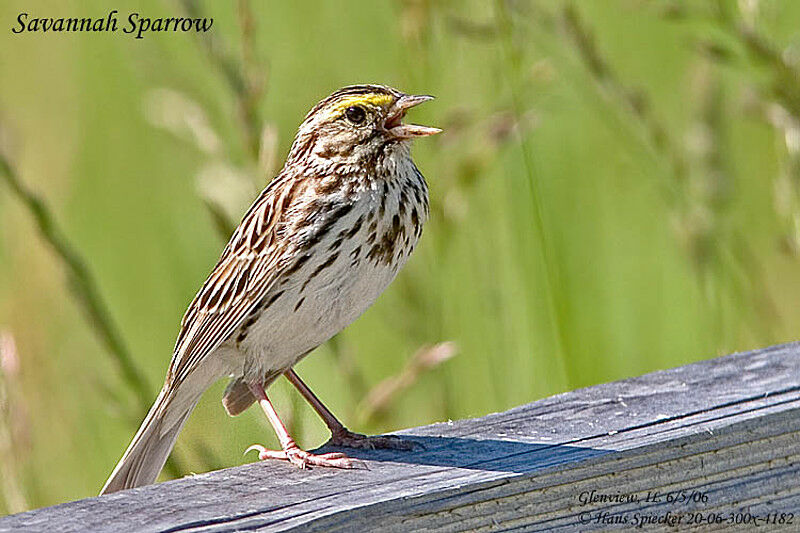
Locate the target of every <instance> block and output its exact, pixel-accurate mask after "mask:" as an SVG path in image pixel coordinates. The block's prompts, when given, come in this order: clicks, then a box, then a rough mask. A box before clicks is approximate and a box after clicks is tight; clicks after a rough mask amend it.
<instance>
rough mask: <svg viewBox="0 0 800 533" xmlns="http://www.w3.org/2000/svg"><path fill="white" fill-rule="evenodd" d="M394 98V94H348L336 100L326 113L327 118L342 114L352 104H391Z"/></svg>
mask: <svg viewBox="0 0 800 533" xmlns="http://www.w3.org/2000/svg"><path fill="white" fill-rule="evenodd" d="M392 100H394V98H393V97H392V96H390V95H388V94H379V93H371V94H357V95H353V96H347V97H345V98H342V99H341V100H339V101H338V102H336V105H334V106H333V107H331V108H330V109H329V110H328V112H327V113H326V114H325V115H326V118H335V117H338V116H339V115H341V114H342V113H343V112H344V110H345V109H347V108H348V107H350V106H354V105H366V106H368V107H383V106H385V105H388V104H390V103H391V102H392Z"/></svg>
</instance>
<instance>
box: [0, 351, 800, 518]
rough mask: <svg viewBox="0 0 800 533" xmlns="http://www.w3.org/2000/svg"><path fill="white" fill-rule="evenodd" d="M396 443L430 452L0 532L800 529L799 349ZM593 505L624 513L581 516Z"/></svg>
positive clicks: (169, 489) (614, 386) (200, 490)
mask: <svg viewBox="0 0 800 533" xmlns="http://www.w3.org/2000/svg"><path fill="white" fill-rule="evenodd" d="M401 433H403V434H404V435H407V436H408V437H409V438H412V439H413V440H415V441H417V442H419V443H420V444H422V445H424V446H425V449H424V450H420V451H415V452H413V453H409V452H392V451H349V453H350V454H351V455H355V456H357V457H359V458H361V459H363V460H364V461H365V464H366V465H367V467H368V470H354V471H334V470H327V469H314V470H310V471H300V470H297V469H295V468H293V467H290V466H288V465H285V464H280V463H262V464H250V465H245V466H241V467H237V468H231V469H227V470H222V471H218V472H212V473H209V474H203V475H199V476H194V477H191V478H187V479H183V480H177V481H173V482H168V483H163V484H160V485H153V486H149V487H143V488H141V489H135V490H132V491H125V492H122V493H115V494H111V495H108V496H104V497H101V498H89V499H85V500H80V501H76V502H71V503H66V504H62V505H58V506H54V507H50V508H46V509H39V510H36V511H31V512H28V513H23V514H19V515H14V516H10V517H6V518H3V519H0V531H11V530H14V531H16V530H22V529H26V530H37V531H50V530H53V529H58V530H60V531H86V530H93V531H124V530H140V531H233V530H240V531H241V530H247V531H284V530H303V531H340V530H348V531H359V530H370V529H376V528H380V529H381V530H385V531H410V530H425V529H428V530H437V531H463V530H492V531H494V530H498V531H499V530H524V531H540V530H551V531H574V530H576V529H580V530H583V531H590V530H598V529H607V528H609V527H610V525H609V524H608V523H607V522H613V521H617V522H619V521H622V520H627V522H625V523H623V524H616V527H622V528H629V529H635V528H636V526H637V525H638V522H636V521H638V520H640V519H641V517H642V516H648V517H654V518H656V519H658V518H661V519H662V520H664V519H666V518H669V519H671V520H673V521H677V520H680V523H679V524H680V529H681V530H684V529H688V530H691V529H694V528H699V529H703V530H708V529H714V528H718V529H722V528H725V527H730V524H728V523H727V522H728V520H729V519H732V520H736V519H737V517H741V519H747V515H745V514H744V513H750V515H751V516H758V517H760V518H761V519H762V520H761V522H760V524H759V525H761V526H762V527H761V529H762V530H771V529H776V530H783V531H791V530H797V529H800V344H788V345H783V346H776V347H772V348H767V349H765V350H758V351H755V352H748V353H742V354H735V355H731V356H726V357H721V358H717V359H713V360H710V361H705V362H702V363H697V364H694V365H688V366H685V367H681V368H676V369H672V370H667V371H663V372H656V373H653V374H648V375H646V376H641V377H638V378H634V379H629V380H625V381H620V382H615V383H609V384H605V385H599V386H596V387H590V388H587V389H582V390H578V391H574V392H569V393H566V394H561V395H558V396H554V397H552V398H547V399H545V400H541V401H538V402H534V403H531V404H528V405H525V406H522V407H518V408H515V409H512V410H510V411H507V412H505V413H499V414H493V415H489V416H486V417H483V418H478V419H473V420H462V421H458V422H452V423H444V424H434V425H431V426H425V427H420V428H414V429H409V430H405V431H402V432H401ZM593 491H594V492H593ZM648 493H650V495H651V497H650V499H649V501H648V498H647V495H648ZM655 493H658V494H659V496H657V497H654V494H655ZM592 494H594V495H595V496H597V495H611V496H614V495H618V496H619V498H620V499H621V500H624V501H620V502H595V503H591V502H590V503H584V500H585V498H587V497H590V495H592ZM668 495H669V496H668ZM675 495H677V497H678V499H679V500H680V499H681V498H685V497H689V498H690V499H691V501H689V502H684V501H680V502H675V501H668V500H670V499H671V498H672V497H674V496H675ZM695 500H696V501H695ZM698 512H699V513H702V516H703V522H701V523H699V524H692V523H689V521H690V520H691V519H692V518H695V519H696V518H697V514H696V513H698ZM603 513H608V514H607V515H605V514H603ZM717 513H721V514H719V515H717ZM737 513H742V514H741V515H737ZM768 513H777V515H770V516H775V521H776V522H777V521H780V520H781V515H780V514H781V513H794V514H795V516H794V517H793V518H792V521H793V522H792V524H788V523H786V522H787V520H788V517H787V516H784V518H783V520H784V523H783V524H768V523H765V522H764V520H763V518H764V517H766V516H767V515H768ZM709 516H711V517H712V524H711V525H710V526H709V524H708V523H707V520H708V517H709ZM718 516H719V519H718ZM751 525H752V522H751ZM659 527H665V528H668V526H665V525H663V524H662V525H660V526H659V524H655V525H652V526H650V525H648V526H647V529H648V530H653V529H658V528H659Z"/></svg>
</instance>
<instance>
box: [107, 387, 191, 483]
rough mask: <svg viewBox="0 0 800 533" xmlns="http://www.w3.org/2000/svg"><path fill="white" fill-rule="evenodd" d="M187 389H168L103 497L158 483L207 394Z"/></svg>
mask: <svg viewBox="0 0 800 533" xmlns="http://www.w3.org/2000/svg"><path fill="white" fill-rule="evenodd" d="M186 385H187V384H186V383H184V384H183V386H182V387H181V386H180V385H179V386H177V387H175V386H172V385H170V384H166V385H164V388H163V389H162V390H161V392H160V393H159V395H158V398H157V399H156V401H155V403H154V404H153V407H151V408H150V412H148V413H147V416H146V417H145V419H144V421H143V422H142V425H141V426H140V427H139V431H137V432H136V435H134V437H133V440H132V441H131V443H130V445H129V446H128V449H127V450H125V454H124V455H123V456H122V459H120V460H119V463H117V466H116V467H115V468H114V471H113V472H111V475H110V476H109V478H108V480H107V481H106V483H105V485H104V486H103V489H102V490H101V491H100V494H101V495H102V494H108V493H110V492H116V491H118V490H124V489H131V488H133V487H140V486H142V485H149V484H150V483H153V482H154V481H155V480H156V478H157V477H158V474H159V472H161V469H162V468H163V467H164V463H166V462H167V457H168V456H169V453H170V452H171V451H172V447H173V446H174V445H175V440H176V439H177V438H178V433H180V431H181V428H183V424H184V423H185V422H186V419H188V418H189V415H190V414H191V412H192V410H193V409H194V407H195V405H197V402H198V401H199V400H200V396H201V394H202V392H203V390H204V389H202V388H201V389H200V390H199V392H195V390H196V389H195V390H189V389H190V388H191V387H187V386H186Z"/></svg>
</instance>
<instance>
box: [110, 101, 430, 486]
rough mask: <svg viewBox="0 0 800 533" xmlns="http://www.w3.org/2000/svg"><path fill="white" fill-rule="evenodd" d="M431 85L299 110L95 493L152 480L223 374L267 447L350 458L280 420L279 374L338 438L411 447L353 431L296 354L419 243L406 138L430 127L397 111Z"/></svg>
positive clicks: (282, 454) (360, 306) (338, 461)
mask: <svg viewBox="0 0 800 533" xmlns="http://www.w3.org/2000/svg"><path fill="white" fill-rule="evenodd" d="M430 99H431V97H429V96H413V95H406V94H404V93H402V92H400V91H398V90H396V89H392V88H390V87H386V86H382V85H354V86H350V87H345V88H343V89H340V90H338V91H336V92H335V93H333V94H332V95H330V96H328V97H327V98H325V99H324V100H322V101H321V102H319V103H318V104H317V105H316V106H314V107H313V108H312V109H311V111H310V112H309V113H308V115H306V117H305V119H304V121H303V122H302V124H301V125H300V127H299V130H298V132H297V135H296V137H295V140H294V142H293V144H292V148H291V150H290V152H289V155H288V157H287V160H286V164H285V165H284V168H283V170H282V171H281V172H280V174H279V175H278V176H277V177H276V178H275V179H274V180H273V181H272V182H271V183H270V184H269V185H268V186H267V188H266V189H264V191H263V192H262V193H261V195H260V196H259V197H258V198H257V199H256V201H255V202H254V203H253V205H252V206H251V207H250V209H249V210H248V211H247V213H246V214H245V215H244V218H243V219H242V221H241V223H240V224H239V227H238V228H236V230H235V231H234V233H233V235H232V236H231V238H230V241H229V242H228V244H227V246H225V249H224V250H223V252H222V255H221V256H220V258H219V261H218V262H217V264H216V266H215V267H214V269H213V270H212V272H211V274H210V275H209V277H208V279H207V280H206V282H205V283H204V284H203V286H202V287H201V289H200V291H199V292H198V293H197V295H196V296H195V298H194V300H193V301H192V303H191V304H190V306H189V309H188V310H187V311H186V314H185V316H184V317H183V320H182V322H181V329H180V332H179V334H178V339H177V342H176V344H175V350H174V353H173V356H172V361H171V363H170V367H169V370H168V372H167V378H166V381H165V384H164V387H163V389H162V390H161V393H160V394H159V396H158V398H157V399H156V402H155V403H154V405H153V407H152V408H151V410H150V412H149V413H148V415H147V417H146V418H145V420H144V422H143V423H142V426H141V427H140V428H139V431H138V432H137V433H136V435H135V436H134V437H133V440H132V442H131V444H130V446H129V447H128V449H127V451H126V452H125V454H124V455H123V457H122V459H121V460H120V461H119V463H118V464H117V466H116V468H115V469H114V471H113V472H112V474H111V476H110V477H109V479H108V481H107V482H106V484H105V486H104V487H103V491H102V492H103V493H107V492H113V491H116V490H121V489H125V488H131V487H136V486H139V485H144V484H148V483H152V482H153V481H155V478H156V477H157V475H158V473H159V471H160V470H161V468H162V467H163V465H164V462H165V461H166V458H167V456H168V454H169V452H170V450H171V449H172V446H173V445H174V443H175V439H176V438H177V435H178V433H179V432H180V429H181V428H182V426H183V424H184V422H185V421H186V419H187V418H188V416H189V414H190V413H191V411H192V409H193V408H194V406H195V405H196V404H197V402H198V400H199V398H200V396H201V395H202V393H203V391H205V390H206V389H207V388H208V387H209V386H210V385H211V384H212V383H214V382H215V381H217V380H218V379H220V378H222V377H225V376H230V377H231V382H230V383H229V385H228V387H227V389H226V390H225V394H224V396H223V405H224V406H225V409H226V410H227V411H228V413H229V414H231V415H236V414H239V413H241V412H242V411H243V410H245V409H246V408H247V407H249V406H250V405H251V404H252V403H254V402H258V403H259V405H260V406H261V408H262V409H263V410H264V412H265V414H266V415H267V417H268V418H269V420H270V422H271V423H272V425H273V427H274V428H275V431H276V433H277V434H278V437H279V440H280V442H281V447H282V450H281V451H271V450H266V449H265V448H263V447H262V446H255V448H256V449H257V450H259V452H260V453H259V457H260V458H262V459H268V458H276V459H283V460H289V461H291V462H292V463H294V464H296V465H298V466H301V467H304V466H306V465H320V466H334V467H341V468H348V467H351V466H352V465H353V461H352V460H351V459H349V458H347V457H346V456H345V455H344V454H326V455H313V454H309V453H307V452H305V451H303V450H301V449H300V448H299V447H297V445H296V444H295V443H294V441H293V440H292V438H291V436H290V435H289V434H288V433H287V431H286V429H285V427H284V426H283V424H282V423H281V422H280V419H279V418H278V415H277V413H276V412H275V410H274V408H273V407H272V404H271V403H270V402H269V399H268V398H267V396H266V392H265V389H266V387H268V386H269V384H270V383H271V382H272V381H274V380H275V379H276V378H277V377H278V376H280V375H281V374H283V375H285V376H286V377H287V379H288V380H289V381H290V382H291V383H292V384H293V385H294V386H295V387H296V388H297V389H298V391H299V392H300V393H301V394H302V395H303V397H304V398H306V400H307V401H308V402H309V403H310V404H311V405H312V407H313V408H314V409H315V410H316V411H317V413H319V415H320V416H321V417H322V418H323V420H324V421H325V423H326V424H327V425H328V427H329V428H330V430H331V434H332V436H331V441H332V442H333V443H335V444H339V445H343V446H356V447H381V446H384V447H401V448H402V447H406V446H407V445H406V444H405V443H404V442H403V441H400V440H399V439H396V438H391V437H365V436H363V435H358V434H355V433H351V432H349V431H348V430H347V429H346V428H345V427H344V426H343V425H342V424H341V423H340V422H339V421H338V420H337V419H336V417H334V415H333V414H332V413H331V412H330V411H329V410H328V409H327V408H326V407H325V406H324V405H323V404H322V402H320V401H319V399H318V398H317V397H316V396H315V395H314V393H313V392H311V390H310V389H309V388H308V387H307V386H306V385H305V383H303V382H302V380H300V378H299V376H297V374H296V373H294V371H293V370H292V367H293V366H294V365H295V364H296V363H297V362H298V361H299V360H300V359H302V358H303V357H304V356H305V355H307V354H308V353H309V352H310V351H312V350H313V349H314V348H316V347H317V346H319V345H320V344H321V343H323V342H325V341H326V340H328V339H329V338H330V337H332V336H333V335H335V334H336V333H337V332H338V331H340V330H341V329H343V328H344V327H346V326H347V325H348V324H350V323H351V322H352V321H353V320H355V319H356V318H357V317H358V316H359V315H360V314H361V313H362V312H363V311H364V310H366V309H367V308H368V307H369V306H370V305H371V304H372V302H373V301H374V300H375V299H376V298H377V297H378V295H380V293H381V292H382V291H383V290H384V289H385V288H386V286H387V285H388V284H389V283H390V282H391V281H392V279H393V278H394V276H395V275H396V273H397V272H398V270H399V269H400V268H401V267H402V266H403V264H404V263H405V261H406V260H407V259H408V257H409V255H410V254H411V252H412V251H413V249H414V247H415V245H416V242H417V240H418V239H419V237H420V235H421V231H422V225H423V224H424V222H425V220H426V219H427V215H428V195H427V185H426V183H425V180H424V178H423V177H422V174H420V172H419V170H417V168H416V166H415V165H414V163H413V161H412V160H411V155H410V141H411V140H412V139H413V138H415V137H418V136H426V135H432V134H434V133H437V132H438V131H439V130H437V129H436V128H428V127H425V126H417V125H413V124H403V123H402V122H401V121H402V118H403V117H404V116H405V113H406V111H407V110H408V109H410V108H411V107H414V106H416V105H417V104H420V103H422V102H424V101H427V100H430Z"/></svg>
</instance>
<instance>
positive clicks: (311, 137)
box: [289, 85, 441, 165]
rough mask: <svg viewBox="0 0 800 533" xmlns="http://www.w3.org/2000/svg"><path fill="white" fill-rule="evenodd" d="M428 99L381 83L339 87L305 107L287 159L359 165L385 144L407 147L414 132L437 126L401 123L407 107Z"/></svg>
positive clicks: (423, 133)
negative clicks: (315, 102)
mask: <svg viewBox="0 0 800 533" xmlns="http://www.w3.org/2000/svg"><path fill="white" fill-rule="evenodd" d="M432 99H433V97H432V96H428V95H410V94H405V93H403V92H401V91H398V90H397V89H393V88H391V87H387V86H384V85H351V86H349V87H344V88H342V89H339V90H338V91H336V92H334V93H333V94H331V95H330V96H328V97H327V98H325V99H324V100H322V101H321V102H319V103H318V104H317V105H316V106H314V107H313V108H312V109H311V111H309V112H308V114H307V115H306V118H305V120H303V123H302V124H301V125H300V128H299V129H298V132H297V136H296V137H295V140H294V143H293V144H292V149H291V152H290V154H289V161H290V162H291V161H295V162H296V161H300V160H303V161H311V162H314V163H315V164H325V161H330V162H335V163H338V164H345V165H348V164H349V165H363V164H365V163H368V162H369V161H375V160H376V158H377V157H379V156H380V155H382V154H385V153H386V151H387V148H391V147H401V148H402V149H405V150H407V149H408V144H409V143H410V141H411V140H412V139H414V138H415V137H424V136H428V135H433V134H436V133H439V132H440V131H441V130H440V129H439V128H432V127H428V126H420V125H417V124H406V123H403V118H404V117H405V115H406V112H407V111H408V110H409V109H411V108H412V107H415V106H417V105H419V104H421V103H423V102H427V101H428V100H432Z"/></svg>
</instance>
